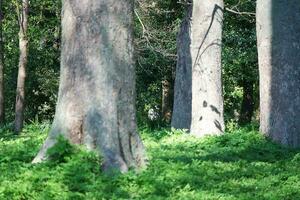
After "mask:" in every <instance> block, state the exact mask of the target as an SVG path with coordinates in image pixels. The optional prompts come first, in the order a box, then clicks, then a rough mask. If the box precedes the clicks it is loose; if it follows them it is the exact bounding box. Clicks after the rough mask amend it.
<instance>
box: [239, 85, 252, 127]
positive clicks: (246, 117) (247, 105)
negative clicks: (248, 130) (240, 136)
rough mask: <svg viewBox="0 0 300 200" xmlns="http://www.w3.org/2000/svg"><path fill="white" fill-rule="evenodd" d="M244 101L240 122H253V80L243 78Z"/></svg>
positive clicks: (242, 123) (243, 123)
mask: <svg viewBox="0 0 300 200" xmlns="http://www.w3.org/2000/svg"><path fill="white" fill-rule="evenodd" d="M242 84H243V101H242V106H241V111H240V117H239V124H240V125H245V124H248V123H251V120H252V116H253V113H254V97H253V92H254V91H253V90H254V88H253V84H254V83H253V81H248V80H243V83H242Z"/></svg>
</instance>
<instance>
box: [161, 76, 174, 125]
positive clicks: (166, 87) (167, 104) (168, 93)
mask: <svg viewBox="0 0 300 200" xmlns="http://www.w3.org/2000/svg"><path fill="white" fill-rule="evenodd" d="M172 95H173V92H172V85H171V82H170V81H168V80H163V81H162V104H161V111H162V119H163V121H165V122H167V123H169V122H170V120H171V116H172Z"/></svg>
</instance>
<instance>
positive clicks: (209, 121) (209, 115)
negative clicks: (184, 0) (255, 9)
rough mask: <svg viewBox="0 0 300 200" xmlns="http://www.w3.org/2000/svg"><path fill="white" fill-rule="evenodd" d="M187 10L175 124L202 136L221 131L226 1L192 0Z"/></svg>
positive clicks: (180, 41) (222, 123)
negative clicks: (224, 6) (223, 37)
mask: <svg viewBox="0 0 300 200" xmlns="http://www.w3.org/2000/svg"><path fill="white" fill-rule="evenodd" d="M188 13H189V15H187V16H188V17H187V19H186V20H187V21H186V20H185V21H184V22H183V25H182V29H181V32H180V34H179V43H178V63H177V71H176V81H175V101H174V111H173V112H174V114H173V115H174V116H173V120H172V126H173V127H175V128H187V129H190V131H191V133H192V134H194V135H195V136H199V137H201V136H204V135H207V134H220V133H222V132H223V131H224V119H223V96H222V90H223V89H222V80H221V49H222V48H221V44H222V25H223V24H222V21H223V1H222V0H203V1H193V5H192V6H189V7H188Z"/></svg>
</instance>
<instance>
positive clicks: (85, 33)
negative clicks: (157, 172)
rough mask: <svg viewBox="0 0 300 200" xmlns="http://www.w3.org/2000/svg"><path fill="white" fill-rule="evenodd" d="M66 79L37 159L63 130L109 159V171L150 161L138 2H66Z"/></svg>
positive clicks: (63, 77)
mask: <svg viewBox="0 0 300 200" xmlns="http://www.w3.org/2000/svg"><path fill="white" fill-rule="evenodd" d="M62 9H63V12H62V54H61V75H60V76H61V77H60V88H59V95H58V102H57V107H56V114H55V119H54V122H53V125H52V130H51V132H50V133H49V136H48V138H47V139H46V141H45V143H44V145H43V147H42V148H41V150H40V152H39V153H38V155H37V156H36V158H35V159H34V161H33V162H34V163H36V162H41V161H43V160H44V159H47V155H46V151H47V149H48V148H49V147H51V146H53V145H54V144H55V142H56V138H57V136H58V135H59V134H62V135H63V136H64V137H65V138H67V139H68V140H69V141H70V142H71V143H75V144H84V145H85V146H86V147H87V148H88V149H90V150H96V151H98V152H99V153H100V154H101V155H102V156H103V157H104V165H103V168H104V170H110V169H119V170H120V171H122V172H126V171H127V170H128V169H129V168H131V167H132V168H139V167H142V166H144V165H145V157H144V147H143V144H142V141H141V139H140V137H139V135H138V133H137V125H136V115H135V68H134V59H133V53H134V52H133V15H132V13H133V1H131V0H121V1H117V2H116V1H115V0H63V8H62Z"/></svg>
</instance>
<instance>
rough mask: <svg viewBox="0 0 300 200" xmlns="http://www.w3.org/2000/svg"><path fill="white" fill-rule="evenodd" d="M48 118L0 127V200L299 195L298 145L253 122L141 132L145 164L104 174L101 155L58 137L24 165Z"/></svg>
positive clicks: (260, 199)
mask: <svg viewBox="0 0 300 200" xmlns="http://www.w3.org/2000/svg"><path fill="white" fill-rule="evenodd" d="M48 131H49V125H47V124H40V125H28V126H26V128H25V129H24V131H23V133H22V134H21V135H20V136H15V135H13V134H12V133H11V132H10V131H9V130H8V129H2V130H1V131H0V199H1V200H2V199H8V200H14V199H15V200H21V199H28V200H34V199H41V200H48V199H49V200H52V199H59V200H61V199H70V200H71V199H72V200H76V199H88V200H89V199H95V200H98V199H154V200H155V199H180V200H184V199H187V200H191V199H197V200H198V199H200V200H201V199H211V200H216V199H219V200H220V199H222V200H223V199H228V200H235V199H236V200H243V199H249V200H254V199H258V200H264V199H268V200H269V199H278V200H283V199H284V200H289V199H295V200H296V199H300V151H299V150H298V151H297V150H291V149H287V148H284V147H280V146H279V145H276V144H274V143H272V142H270V141H269V140H267V139H265V138H264V137H263V136H261V135H260V134H258V133H257V132H256V131H255V130H254V129H253V128H245V129H240V130H236V131H233V132H231V133H226V134H224V135H223V136H220V137H206V138H204V139H196V138H193V137H191V136H190V135H188V134H186V133H184V132H182V131H171V130H169V129H165V130H159V131H149V130H148V129H143V130H141V131H140V133H141V135H142V137H143V140H144V143H145V146H146V147H147V154H148V158H149V166H148V168H147V169H146V170H144V171H142V172H140V173H134V172H129V173H127V174H123V175H121V174H119V175H114V176H107V175H104V174H103V173H102V172H101V170H100V168H99V166H100V163H101V160H100V159H99V158H98V157H97V156H96V155H95V154H93V153H88V152H86V151H84V150H83V148H78V147H72V146H70V145H69V144H68V143H65V142H64V141H61V142H60V144H59V145H57V146H56V148H55V149H53V150H52V152H51V154H52V155H53V158H54V159H53V160H52V161H48V162H45V163H43V164H35V165H33V164H31V160H32V159H33V157H34V156H35V154H36V153H37V151H38V149H39V148H40V145H41V143H42V142H43V140H44V139H45V137H46V134H47V132H48Z"/></svg>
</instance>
